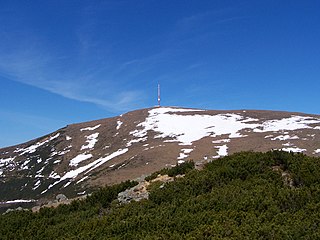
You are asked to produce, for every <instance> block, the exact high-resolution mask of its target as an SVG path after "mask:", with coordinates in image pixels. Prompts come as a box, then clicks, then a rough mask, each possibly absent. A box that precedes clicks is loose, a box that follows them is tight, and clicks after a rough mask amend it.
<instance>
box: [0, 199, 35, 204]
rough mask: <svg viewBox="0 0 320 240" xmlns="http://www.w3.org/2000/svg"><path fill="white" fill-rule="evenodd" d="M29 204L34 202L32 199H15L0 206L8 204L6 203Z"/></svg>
mask: <svg viewBox="0 0 320 240" xmlns="http://www.w3.org/2000/svg"><path fill="white" fill-rule="evenodd" d="M29 202H36V200H34V199H28V200H27V199H16V200H10V201H5V202H0V204H6V203H7V204H8V203H29Z"/></svg>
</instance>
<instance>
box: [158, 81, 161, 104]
mask: <svg viewBox="0 0 320 240" xmlns="http://www.w3.org/2000/svg"><path fill="white" fill-rule="evenodd" d="M160 101H161V98H160V84H159V83H158V107H160V106H161V104H160Z"/></svg>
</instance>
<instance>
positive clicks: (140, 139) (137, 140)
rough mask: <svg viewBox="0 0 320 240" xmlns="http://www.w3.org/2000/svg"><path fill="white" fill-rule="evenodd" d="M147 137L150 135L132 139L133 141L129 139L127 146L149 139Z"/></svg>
mask: <svg viewBox="0 0 320 240" xmlns="http://www.w3.org/2000/svg"><path fill="white" fill-rule="evenodd" d="M147 139H148V137H143V138H137V139H132V140H131V141H129V142H128V143H127V144H126V147H130V146H132V144H134V143H138V142H145V141H147Z"/></svg>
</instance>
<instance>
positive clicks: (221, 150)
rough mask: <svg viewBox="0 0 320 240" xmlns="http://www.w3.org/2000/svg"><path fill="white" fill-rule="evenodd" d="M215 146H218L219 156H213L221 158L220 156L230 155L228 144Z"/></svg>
mask: <svg viewBox="0 0 320 240" xmlns="http://www.w3.org/2000/svg"><path fill="white" fill-rule="evenodd" d="M215 148H218V150H217V154H218V155H217V156H213V158H219V157H224V156H227V155H228V146H227V145H222V146H215Z"/></svg>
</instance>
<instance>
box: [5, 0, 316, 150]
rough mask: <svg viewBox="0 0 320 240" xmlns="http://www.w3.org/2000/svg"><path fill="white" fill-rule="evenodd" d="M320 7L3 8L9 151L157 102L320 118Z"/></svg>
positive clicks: (50, 4)
mask: <svg viewBox="0 0 320 240" xmlns="http://www.w3.org/2000/svg"><path fill="white" fill-rule="evenodd" d="M319 10H320V2H319V1H317V0H310V1H300V0H282V1H279V0H268V1H262V0H261V1H259V0H241V1H240V0H238V1H235V0H234V1H232V0H215V1H212V0H201V1H199V0H109V1H108V0H105V1H97V0H92V1H89V0H87V1H82V0H68V1H65V0H48V1H42V0H41V1H40V0H33V1H16V0H2V1H0V22H1V24H0V147H4V146H9V145H13V144H17V143H21V142H24V141H27V140H30V139H33V138H35V137H40V136H42V135H44V134H47V133H49V132H52V131H55V130H57V129H58V128H61V127H64V126H65V125H67V124H71V123H77V122H83V121H89V120H94V119H100V118H105V117H111V116H115V115H118V114H121V113H124V112H127V111H130V110H135V109H140V108H145V107H150V106H154V105H156V103H157V98H156V97H157V96H156V92H157V83H158V82H160V84H161V90H162V104H163V105H166V106H183V107H195V108H205V109H263V110H265V109H270V110H285V111H298V112H306V113H314V114H320V110H319V109H320V108H319V100H318V99H319V97H318V96H319V92H320V83H319V81H320V67H319V63H320V14H319Z"/></svg>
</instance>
